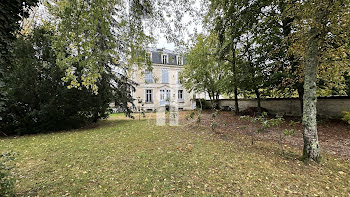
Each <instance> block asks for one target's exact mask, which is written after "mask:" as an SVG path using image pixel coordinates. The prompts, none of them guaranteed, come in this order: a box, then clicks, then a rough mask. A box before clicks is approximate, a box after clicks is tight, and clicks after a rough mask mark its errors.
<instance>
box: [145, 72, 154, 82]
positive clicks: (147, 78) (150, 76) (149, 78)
mask: <svg viewBox="0 0 350 197" xmlns="http://www.w3.org/2000/svg"><path fill="white" fill-rule="evenodd" d="M145 82H146V83H153V73H152V72H151V71H149V70H146V71H145Z"/></svg>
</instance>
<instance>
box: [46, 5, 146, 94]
mask: <svg viewBox="0 0 350 197" xmlns="http://www.w3.org/2000/svg"><path fill="white" fill-rule="evenodd" d="M46 6H47V7H48V8H49V11H50V14H51V15H52V19H51V21H50V22H52V24H53V27H54V28H53V29H54V37H53V38H54V42H53V43H52V45H53V47H52V50H53V51H54V52H55V55H56V61H57V65H58V66H59V67H60V68H61V69H63V70H65V76H64V77H63V78H62V79H63V81H64V82H66V83H68V82H69V83H70V84H69V85H68V88H78V89H81V88H82V87H85V88H88V89H91V90H93V91H94V92H95V93H97V89H98V87H97V83H98V80H99V79H100V78H101V77H102V74H103V73H104V72H105V70H104V67H103V66H101V63H111V62H113V63H114V64H119V63H120V62H122V61H123V62H124V63H126V61H129V63H130V64H132V63H134V62H135V61H136V62H137V61H138V60H139V57H140V55H138V54H139V53H140V50H141V49H142V47H144V46H146V45H147V44H148V42H149V41H150V40H151V38H150V37H148V36H146V35H145V34H144V32H143V31H144V28H143V26H142V21H141V19H142V18H143V16H144V15H150V14H151V12H152V10H150V9H151V8H152V7H151V4H150V2H149V1H148V0H146V1H139V0H132V1H129V2H128V3H127V1H124V0H122V1H119V0H92V1H78V0H62V1H57V2H55V3H54V4H53V3H50V2H49V3H47V4H46ZM101 38H102V39H103V42H102V43H101V42H100V39H101ZM101 44H103V47H101ZM125 57H127V58H125ZM123 58H124V59H123ZM124 66H126V65H124ZM76 70H80V72H81V74H80V75H78V74H77V72H76Z"/></svg>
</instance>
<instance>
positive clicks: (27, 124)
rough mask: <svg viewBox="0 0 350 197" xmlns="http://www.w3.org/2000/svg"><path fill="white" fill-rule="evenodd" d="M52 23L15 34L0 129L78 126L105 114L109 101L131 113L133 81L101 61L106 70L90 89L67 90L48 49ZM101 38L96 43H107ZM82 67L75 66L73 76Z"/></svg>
mask: <svg viewBox="0 0 350 197" xmlns="http://www.w3.org/2000/svg"><path fill="white" fill-rule="evenodd" d="M51 29H52V27H51V26H50V25H44V26H41V27H39V28H36V29H34V30H33V34H29V35H28V37H19V38H18V39H17V40H16V42H15V45H14V48H13V58H12V59H11V64H10V66H11V72H9V73H7V75H6V77H5V82H6V89H7V92H8V94H7V96H6V98H7V100H6V101H5V110H4V111H3V112H0V115H1V116H2V117H4V120H3V121H1V122H0V130H1V131H3V132H5V133H6V134H25V133H38V132H47V131H56V130H62V129H71V128H79V127H81V126H84V125H86V124H88V123H91V122H96V121H97V120H99V119H101V118H106V117H107V116H108V114H109V104H110V103H111V102H113V101H115V100H116V103H117V107H120V108H121V109H123V110H124V112H125V113H126V114H130V112H131V110H130V108H129V106H131V104H132V97H131V91H132V89H133V86H132V84H131V82H130V81H129V80H128V79H127V78H126V77H124V76H122V75H121V74H118V73H115V72H113V70H112V65H111V64H108V63H105V62H100V65H101V67H103V68H104V72H103V73H102V74H101V78H99V79H98V81H97V82H96V85H97V87H98V92H97V94H95V92H93V91H92V90H91V89H87V88H85V87H83V88H81V89H76V88H72V89H68V88H67V87H68V86H69V84H70V83H69V82H67V83H66V82H63V81H62V80H61V79H62V77H64V76H65V73H64V71H62V70H61V69H60V67H59V66H58V65H57V64H56V55H55V53H54V52H53V50H52V46H53V42H54V38H53V37H54V32H53V31H52V30H51ZM104 41H105V40H104V39H102V38H100V39H99V40H98V42H97V43H96V44H97V45H98V46H99V47H101V48H104V47H106V46H105V45H104V44H103V42H104ZM82 73H83V72H82V71H81V70H79V69H77V70H76V75H77V76H79V77H80V76H81V75H82Z"/></svg>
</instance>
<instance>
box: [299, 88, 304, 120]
mask: <svg viewBox="0 0 350 197" xmlns="http://www.w3.org/2000/svg"><path fill="white" fill-rule="evenodd" d="M303 97H304V88H298V98H299V102H300V117H303V111H304V100H303Z"/></svg>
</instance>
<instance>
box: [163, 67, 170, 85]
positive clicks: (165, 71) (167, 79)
mask: <svg viewBox="0 0 350 197" xmlns="http://www.w3.org/2000/svg"><path fill="white" fill-rule="evenodd" d="M162 83H169V73H168V70H166V69H163V70H162Z"/></svg>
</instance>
